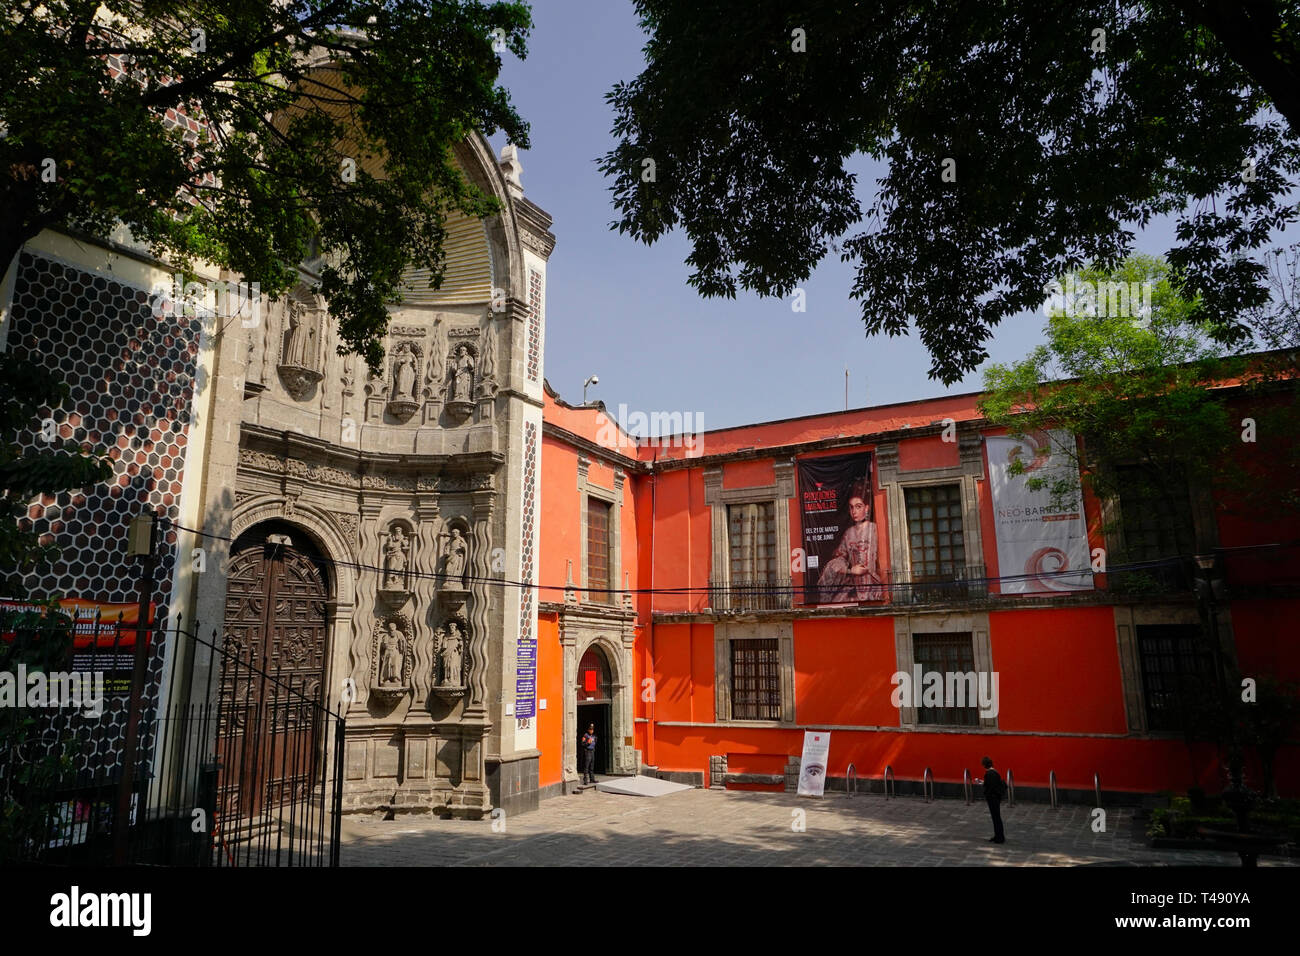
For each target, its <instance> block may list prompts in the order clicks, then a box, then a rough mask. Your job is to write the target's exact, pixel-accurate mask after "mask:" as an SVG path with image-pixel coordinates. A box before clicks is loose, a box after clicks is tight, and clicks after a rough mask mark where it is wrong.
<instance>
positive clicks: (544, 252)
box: [514, 198, 555, 259]
mask: <svg viewBox="0 0 1300 956" xmlns="http://www.w3.org/2000/svg"><path fill="white" fill-rule="evenodd" d="M514 207H515V219H516V220H517V221H518V223H519V239H520V241H521V242H522V243H523V244H524V247H525V248H526V249H531V250H532V251H533V252H535V253H537V254H538V255H539V256H541V257H542V258H543V259H549V258H550V257H551V252H552V251H553V250H554V249H555V233H553V232H551V222H552V220H551V217H550V214H549V213H547V212H546V211H545V210H544V209H542V208H541V207H540V206H538V205H537V204H536V203H535V202H533V201H532V200H529V199H523V198H520V199H517V200H515V203H514Z"/></svg>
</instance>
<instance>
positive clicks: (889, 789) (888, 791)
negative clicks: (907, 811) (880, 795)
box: [884, 764, 898, 800]
mask: <svg viewBox="0 0 1300 956" xmlns="http://www.w3.org/2000/svg"><path fill="white" fill-rule="evenodd" d="M884 784H885V799H886V800H888V799H889V798H890V797H897V796H898V785H897V784H896V783H894V768H893V765H892V764H885V779H884Z"/></svg>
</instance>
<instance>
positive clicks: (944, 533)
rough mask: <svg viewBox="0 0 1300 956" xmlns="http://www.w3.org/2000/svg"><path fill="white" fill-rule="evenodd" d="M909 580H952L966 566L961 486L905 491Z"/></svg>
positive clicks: (939, 486) (908, 489)
mask: <svg viewBox="0 0 1300 956" xmlns="http://www.w3.org/2000/svg"><path fill="white" fill-rule="evenodd" d="M904 497H905V499H906V503H907V535H908V546H909V548H910V550H911V557H912V580H914V581H927V580H929V581H934V580H951V579H953V578H954V577H958V576H960V575H961V574H962V573H963V572H964V570H965V567H966V549H965V543H964V541H963V538H962V524H961V486H960V485H933V486H930V487H924V488H906V489H904Z"/></svg>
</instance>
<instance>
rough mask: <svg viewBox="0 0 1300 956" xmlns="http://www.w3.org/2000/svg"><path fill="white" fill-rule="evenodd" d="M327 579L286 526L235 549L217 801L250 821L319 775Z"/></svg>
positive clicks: (265, 527) (309, 546)
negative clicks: (264, 809)
mask: <svg viewBox="0 0 1300 956" xmlns="http://www.w3.org/2000/svg"><path fill="white" fill-rule="evenodd" d="M329 600H330V577H329V574H328V572H327V569H326V564H325V562H324V561H323V560H322V558H321V555H320V552H319V551H318V550H317V548H316V546H315V544H314V543H313V542H312V541H311V540H310V539H309V538H308V536H307V535H306V534H305V533H304V532H303V531H302V530H301V529H300V528H295V527H293V526H292V525H288V524H284V523H283V522H267V523H265V524H260V525H257V526H255V527H253V528H250V529H249V530H248V531H246V532H244V533H243V534H242V535H240V536H239V538H238V540H236V541H235V543H234V545H233V546H232V548H231V556H230V563H229V565H228V571H227V585H226V613H225V635H224V637H225V645H224V649H225V654H224V655H223V659H222V662H221V690H220V692H221V701H220V706H221V715H222V719H221V722H220V725H219V726H218V740H217V754H218V759H219V761H220V763H221V771H220V779H219V788H220V799H221V806H222V807H223V808H224V810H225V812H226V813H228V814H231V815H233V816H236V817H244V818H247V817H250V816H253V815H255V814H257V813H259V812H261V811H262V809H263V808H264V807H265V806H266V805H267V804H268V803H269V804H271V805H277V804H280V803H283V802H284V801H286V800H289V799H297V798H300V797H302V796H304V795H305V794H307V793H308V792H309V791H310V790H311V788H312V785H313V781H315V780H316V779H317V776H318V774H317V769H318V767H319V765H320V764H319V761H320V760H321V758H322V753H321V739H320V737H321V733H322V726H321V725H322V721H321V719H320V718H321V708H322V706H323V705H324V704H325V703H326V701H325V699H324V696H323V690H324V687H325V669H326V666H327V662H328V657H327V652H328V641H327V639H326V633H327V620H326V604H327V603H328V601H329Z"/></svg>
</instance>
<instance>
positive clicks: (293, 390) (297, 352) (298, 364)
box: [276, 299, 325, 398]
mask: <svg viewBox="0 0 1300 956" xmlns="http://www.w3.org/2000/svg"><path fill="white" fill-rule="evenodd" d="M284 324H285V329H284V339H283V341H282V342H281V344H280V362H279V364H278V365H277V366H276V368H277V371H279V373H280V379H281V381H283V382H284V387H285V389H286V390H287V391H288V392H289V394H290V395H292V396H293V397H294V398H302V397H303V396H305V395H306V394H307V392H308V391H309V390H310V389H311V387H312V386H313V385H315V384H316V383H317V382H319V381H320V380H321V379H322V378H324V377H325V375H324V373H323V372H322V371H321V369H320V367H319V366H320V347H319V343H318V337H319V335H320V310H318V309H313V308H311V307H310V306H308V305H307V304H306V303H304V302H301V301H299V300H297V299H290V300H289V303H288V306H287V307H286V309H285V320H284Z"/></svg>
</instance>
